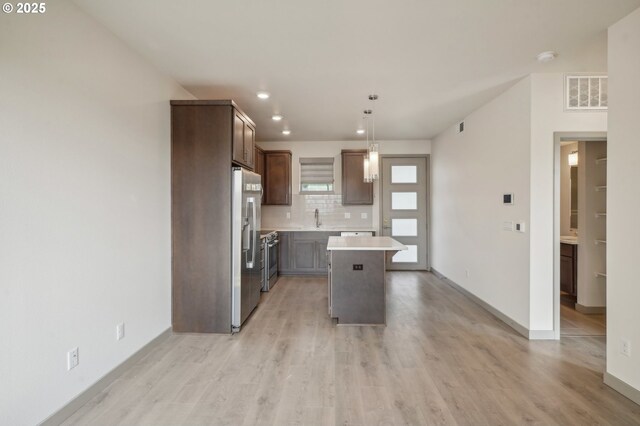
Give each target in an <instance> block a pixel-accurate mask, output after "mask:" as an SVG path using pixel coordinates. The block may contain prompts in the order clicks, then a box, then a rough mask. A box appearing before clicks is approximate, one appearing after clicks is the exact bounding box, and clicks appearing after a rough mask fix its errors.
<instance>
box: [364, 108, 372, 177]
mask: <svg viewBox="0 0 640 426" xmlns="http://www.w3.org/2000/svg"><path fill="white" fill-rule="evenodd" d="M363 112H364V124H365V129H366V130H365V132H366V134H367V144H366V145H365V148H366V154H365V155H364V160H363V161H364V181H365V182H367V183H368V182H371V174H370V168H371V163H370V161H369V119H370V117H371V113H372V111H371V110H370V109H365V110H364V111H363Z"/></svg>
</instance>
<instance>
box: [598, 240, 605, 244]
mask: <svg viewBox="0 0 640 426" xmlns="http://www.w3.org/2000/svg"><path fill="white" fill-rule="evenodd" d="M599 244H607V240H596V245H599Z"/></svg>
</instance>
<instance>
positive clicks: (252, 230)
mask: <svg viewBox="0 0 640 426" xmlns="http://www.w3.org/2000/svg"><path fill="white" fill-rule="evenodd" d="M249 204H251V207H252V208H251V220H249V218H247V222H248V223H247V225H248V226H247V238H248V240H249V245H248V247H247V268H253V263H254V261H255V258H256V244H255V239H256V203H255V201H254V199H253V197H249V198H247V210H249ZM249 254H251V258H249Z"/></svg>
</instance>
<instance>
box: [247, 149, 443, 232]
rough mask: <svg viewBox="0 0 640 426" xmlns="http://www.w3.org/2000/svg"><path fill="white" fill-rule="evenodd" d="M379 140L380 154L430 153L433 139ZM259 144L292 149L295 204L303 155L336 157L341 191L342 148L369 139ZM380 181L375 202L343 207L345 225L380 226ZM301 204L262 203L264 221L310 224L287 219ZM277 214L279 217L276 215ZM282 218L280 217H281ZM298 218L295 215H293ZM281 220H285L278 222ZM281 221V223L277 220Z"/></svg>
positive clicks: (374, 190)
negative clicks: (348, 216) (363, 215)
mask: <svg viewBox="0 0 640 426" xmlns="http://www.w3.org/2000/svg"><path fill="white" fill-rule="evenodd" d="M377 142H378V144H379V151H380V154H382V155H385V154H429V153H430V152H431V141H429V140H410V141H397V140H394V141H377ZM258 145H259V146H260V147H261V148H263V149H265V150H274V149H286V150H290V151H291V152H292V163H293V164H292V182H291V185H292V192H293V194H294V204H295V203H296V202H300V201H299V200H300V199H299V197H296V196H295V194H299V192H300V157H334V177H335V183H334V190H335V193H336V194H341V193H342V174H341V172H340V171H341V170H342V160H341V156H340V152H341V151H342V150H343V149H364V148H365V145H366V142H365V141H364V140H357V141H317V142H308V141H284V142H283V141H277V142H259V143H258ZM378 195H379V188H378V181H376V182H375V183H374V186H373V197H374V204H373V206H349V207H347V206H345V207H343V208H341V211H342V210H344V211H345V212H351V219H350V220H349V219H345V220H344V223H343V225H344V226H349V225H355V226H372V227H373V228H374V229H377V230H378V229H379V228H380V226H379V225H380V211H379V209H380V207H379V203H378ZM303 210H304V209H302V208H300V206H296V205H292V206H291V207H288V206H283V207H279V206H265V207H263V222H264V220H267V221H268V223H267V226H274V225H277V226H291V225H304V224H308V218H305V219H303V220H304V221H305V222H304V223H293V222H292V221H289V220H287V219H286V212H288V211H290V212H292V214H293V213H295V212H296V211H303ZM265 212H266V215H265ZM361 212H367V214H368V217H369V218H371V220H370V221H367V223H363V222H362V221H360V220H359V217H360V213H361ZM275 215H277V218H273V216H275ZM278 218H279V219H278ZM292 218H293V221H294V222H295V219H296V218H295V215H292ZM280 221H282V223H279V222H280ZM276 222H278V223H276Z"/></svg>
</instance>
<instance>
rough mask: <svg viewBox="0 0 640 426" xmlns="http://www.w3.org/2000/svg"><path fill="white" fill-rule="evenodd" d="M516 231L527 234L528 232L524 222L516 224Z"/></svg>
mask: <svg viewBox="0 0 640 426" xmlns="http://www.w3.org/2000/svg"><path fill="white" fill-rule="evenodd" d="M516 231H518V232H525V231H526V226H525V224H524V222H518V223H516Z"/></svg>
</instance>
